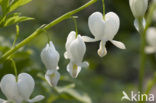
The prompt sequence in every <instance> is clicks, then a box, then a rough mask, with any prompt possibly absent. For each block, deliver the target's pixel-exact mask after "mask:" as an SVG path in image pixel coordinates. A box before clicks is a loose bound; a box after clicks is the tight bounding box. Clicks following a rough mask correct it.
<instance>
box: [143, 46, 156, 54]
mask: <svg viewBox="0 0 156 103" xmlns="http://www.w3.org/2000/svg"><path fill="white" fill-rule="evenodd" d="M145 52H146V53H147V54H152V53H155V52H156V48H155V47H152V46H147V47H146V48H145Z"/></svg>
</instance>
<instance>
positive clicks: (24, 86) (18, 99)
mask: <svg viewBox="0 0 156 103" xmlns="http://www.w3.org/2000/svg"><path fill="white" fill-rule="evenodd" d="M34 87H35V82H34V79H33V78H32V77H31V76H30V75H29V74H27V73H21V74H19V75H18V78H17V81H16V77H15V76H14V75H12V74H7V75H5V76H4V77H3V78H2V80H1V82H0V88H1V91H2V92H3V94H4V95H5V96H6V97H7V99H8V100H4V99H0V103H12V102H13V103H23V102H29V103H34V102H38V101H40V100H42V99H44V96H42V95H38V96H36V97H34V98H32V99H30V96H31V94H32V92H33V90H34Z"/></svg>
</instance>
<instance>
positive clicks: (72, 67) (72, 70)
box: [67, 62, 81, 78]
mask: <svg viewBox="0 0 156 103" xmlns="http://www.w3.org/2000/svg"><path fill="white" fill-rule="evenodd" d="M67 71H68V72H69V74H70V75H71V77H72V78H77V76H78V74H79V73H80V71H81V67H80V66H77V65H76V64H73V63H72V62H70V63H69V64H68V65H67Z"/></svg>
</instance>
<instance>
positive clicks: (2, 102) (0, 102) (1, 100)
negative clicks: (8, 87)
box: [0, 98, 8, 103]
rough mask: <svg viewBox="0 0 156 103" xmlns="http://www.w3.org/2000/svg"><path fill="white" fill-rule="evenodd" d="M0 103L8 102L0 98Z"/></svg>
mask: <svg viewBox="0 0 156 103" xmlns="http://www.w3.org/2000/svg"><path fill="white" fill-rule="evenodd" d="M0 103H8V101H6V100H4V99H1V98H0Z"/></svg>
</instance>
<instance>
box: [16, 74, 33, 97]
mask: <svg viewBox="0 0 156 103" xmlns="http://www.w3.org/2000/svg"><path fill="white" fill-rule="evenodd" d="M34 87H35V82H34V79H33V78H32V77H31V76H30V75H29V74H27V73H21V74H19V76H18V89H19V92H20V94H21V96H22V97H23V98H24V100H28V99H29V98H30V96H31V94H32V92H33V90H34Z"/></svg>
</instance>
